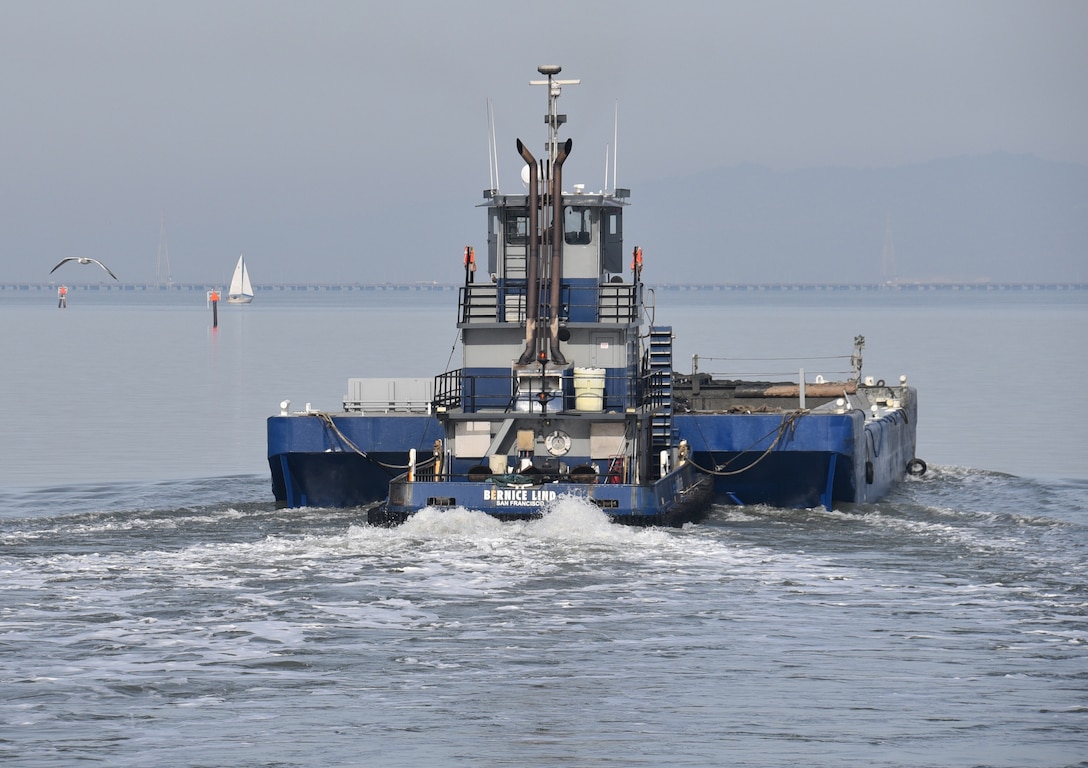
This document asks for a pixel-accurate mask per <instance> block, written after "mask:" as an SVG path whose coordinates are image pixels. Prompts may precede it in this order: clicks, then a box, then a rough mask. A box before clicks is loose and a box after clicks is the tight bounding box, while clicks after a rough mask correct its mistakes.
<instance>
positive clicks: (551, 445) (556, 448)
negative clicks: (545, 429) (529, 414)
mask: <svg viewBox="0 0 1088 768" xmlns="http://www.w3.org/2000/svg"><path fill="white" fill-rule="evenodd" d="M544 447H545V448H546V449H547V450H548V453H550V454H551V455H552V456H565V455H566V454H567V451H569V450H570V435H568V434H567V433H566V432H564V431H563V430H561V429H557V430H555V431H554V432H552V433H551V434H550V435H548V436H547V437H545V438H544Z"/></svg>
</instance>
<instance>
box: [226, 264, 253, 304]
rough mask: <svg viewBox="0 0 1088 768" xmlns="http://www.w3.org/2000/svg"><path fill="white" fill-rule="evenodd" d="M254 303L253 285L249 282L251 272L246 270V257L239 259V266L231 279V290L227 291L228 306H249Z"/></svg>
mask: <svg viewBox="0 0 1088 768" xmlns="http://www.w3.org/2000/svg"><path fill="white" fill-rule="evenodd" d="M251 301H253V284H252V283H250V282H249V270H248V269H246V257H245V256H239V257H238V265H237V266H236V267H235V268H234V277H232V278H231V279H230V290H229V291H227V303H228V304H248V303H249V302H251Z"/></svg>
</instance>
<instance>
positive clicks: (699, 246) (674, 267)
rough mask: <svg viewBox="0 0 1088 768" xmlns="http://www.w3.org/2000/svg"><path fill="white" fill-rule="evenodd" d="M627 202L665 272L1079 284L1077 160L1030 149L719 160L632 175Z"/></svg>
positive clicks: (637, 238)
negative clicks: (680, 170)
mask: <svg viewBox="0 0 1088 768" xmlns="http://www.w3.org/2000/svg"><path fill="white" fill-rule="evenodd" d="M632 204H633V207H634V208H635V209H636V210H633V211H631V213H632V215H631V216H630V217H629V218H628V219H627V221H628V222H629V223H628V226H627V227H626V232H625V236H626V237H625V239H626V241H627V242H628V243H629V244H631V245H634V244H636V243H637V244H638V245H640V246H642V248H643V250H644V251H645V253H646V255H647V269H648V270H651V269H652V268H653V264H654V260H656V259H657V258H663V259H667V263H668V270H669V274H670V275H671V276H672V278H671V279H674V280H677V281H688V280H691V281H702V282H722V283H725V282H767V281H782V282H793V281H796V282H828V281H843V282H876V281H880V280H883V279H887V278H891V277H894V278H898V279H901V280H925V281H928V280H954V281H975V280H991V281H995V282H1020V281H1022V282H1033V281H1079V282H1084V281H1085V280H1088V167H1086V166H1081V165H1073V164H1067V163H1054V162H1049V161H1045V160H1040V159H1038V158H1035V157H1029V156H1021V155H1009V154H992V155H984V156H976V157H956V158H949V159H944V160H936V161H933V162H929V163H925V164H921V165H912V166H904V167H899V168H877V169H852V168H817V169H807V170H802V171H791V172H777V171H773V170H770V169H767V168H763V167H756V166H739V167H730V168H719V169H715V170H711V171H706V172H703V173H700V174H698V175H696V176H690V177H687V178H678V179H662V180H657V181H654V182H652V183H647V182H642V183H641V184H640V185H639V186H638V187H637V188H636V189H634V190H633V195H632ZM889 231H890V243H891V251H892V252H893V253H894V262H895V273H894V275H889V274H884V272H885V270H883V269H882V262H883V254H884V252H885V244H886V242H887V234H888V232H889ZM651 274H652V272H648V274H647V278H648V279H653V278H651V277H650V275H651Z"/></svg>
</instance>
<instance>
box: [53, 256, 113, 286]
mask: <svg viewBox="0 0 1088 768" xmlns="http://www.w3.org/2000/svg"><path fill="white" fill-rule="evenodd" d="M66 261H78V262H79V263H80V264H97V265H98V266H100V267H102V269H104V270H106V271H107V272H109V273H110V277H112V278H113V279H114V280H117V275H115V274H113V272H110V268H109V267H107V266H106V265H105V264H103V263H102V262H101V261H99V260H98V259H89V258H87V257H86V256H69V257H68V258H67V259H61V260H60V264H57V266H56V267H53V268H52V269H51V270H49V274H53V273H54V272H56V271H57V267H59V266H60V265H61V264H63V263H64V262H66ZM118 282H120V281H118Z"/></svg>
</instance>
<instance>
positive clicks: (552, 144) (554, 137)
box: [529, 64, 582, 163]
mask: <svg viewBox="0 0 1088 768" xmlns="http://www.w3.org/2000/svg"><path fill="white" fill-rule="evenodd" d="M536 71H537V72H539V73H540V74H542V75H547V76H548V79H547V80H530V81H529V84H530V85H546V86H548V114H547V115H546V116H545V117H544V122H546V123H547V124H548V143H547V144H546V145H545V148H546V149H547V152H548V159H549V160H550V161H551V162H553V163H554V162H555V158H556V157H557V156H558V155H559V126H561V125H562V124H563V123H565V122H567V116H566V115H561V114H559V112H558V111H557V110H558V106H559V94H560V92H561V91H562V90H563V86H564V85H578V84H579V83H580V82H582V81H581V80H556V79H555V76H556V75H558V74H559V73H560V72H562V71H563V68H562V67H561V66H559V65H558V64H541V65H540V66H539V67H537V68H536Z"/></svg>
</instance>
